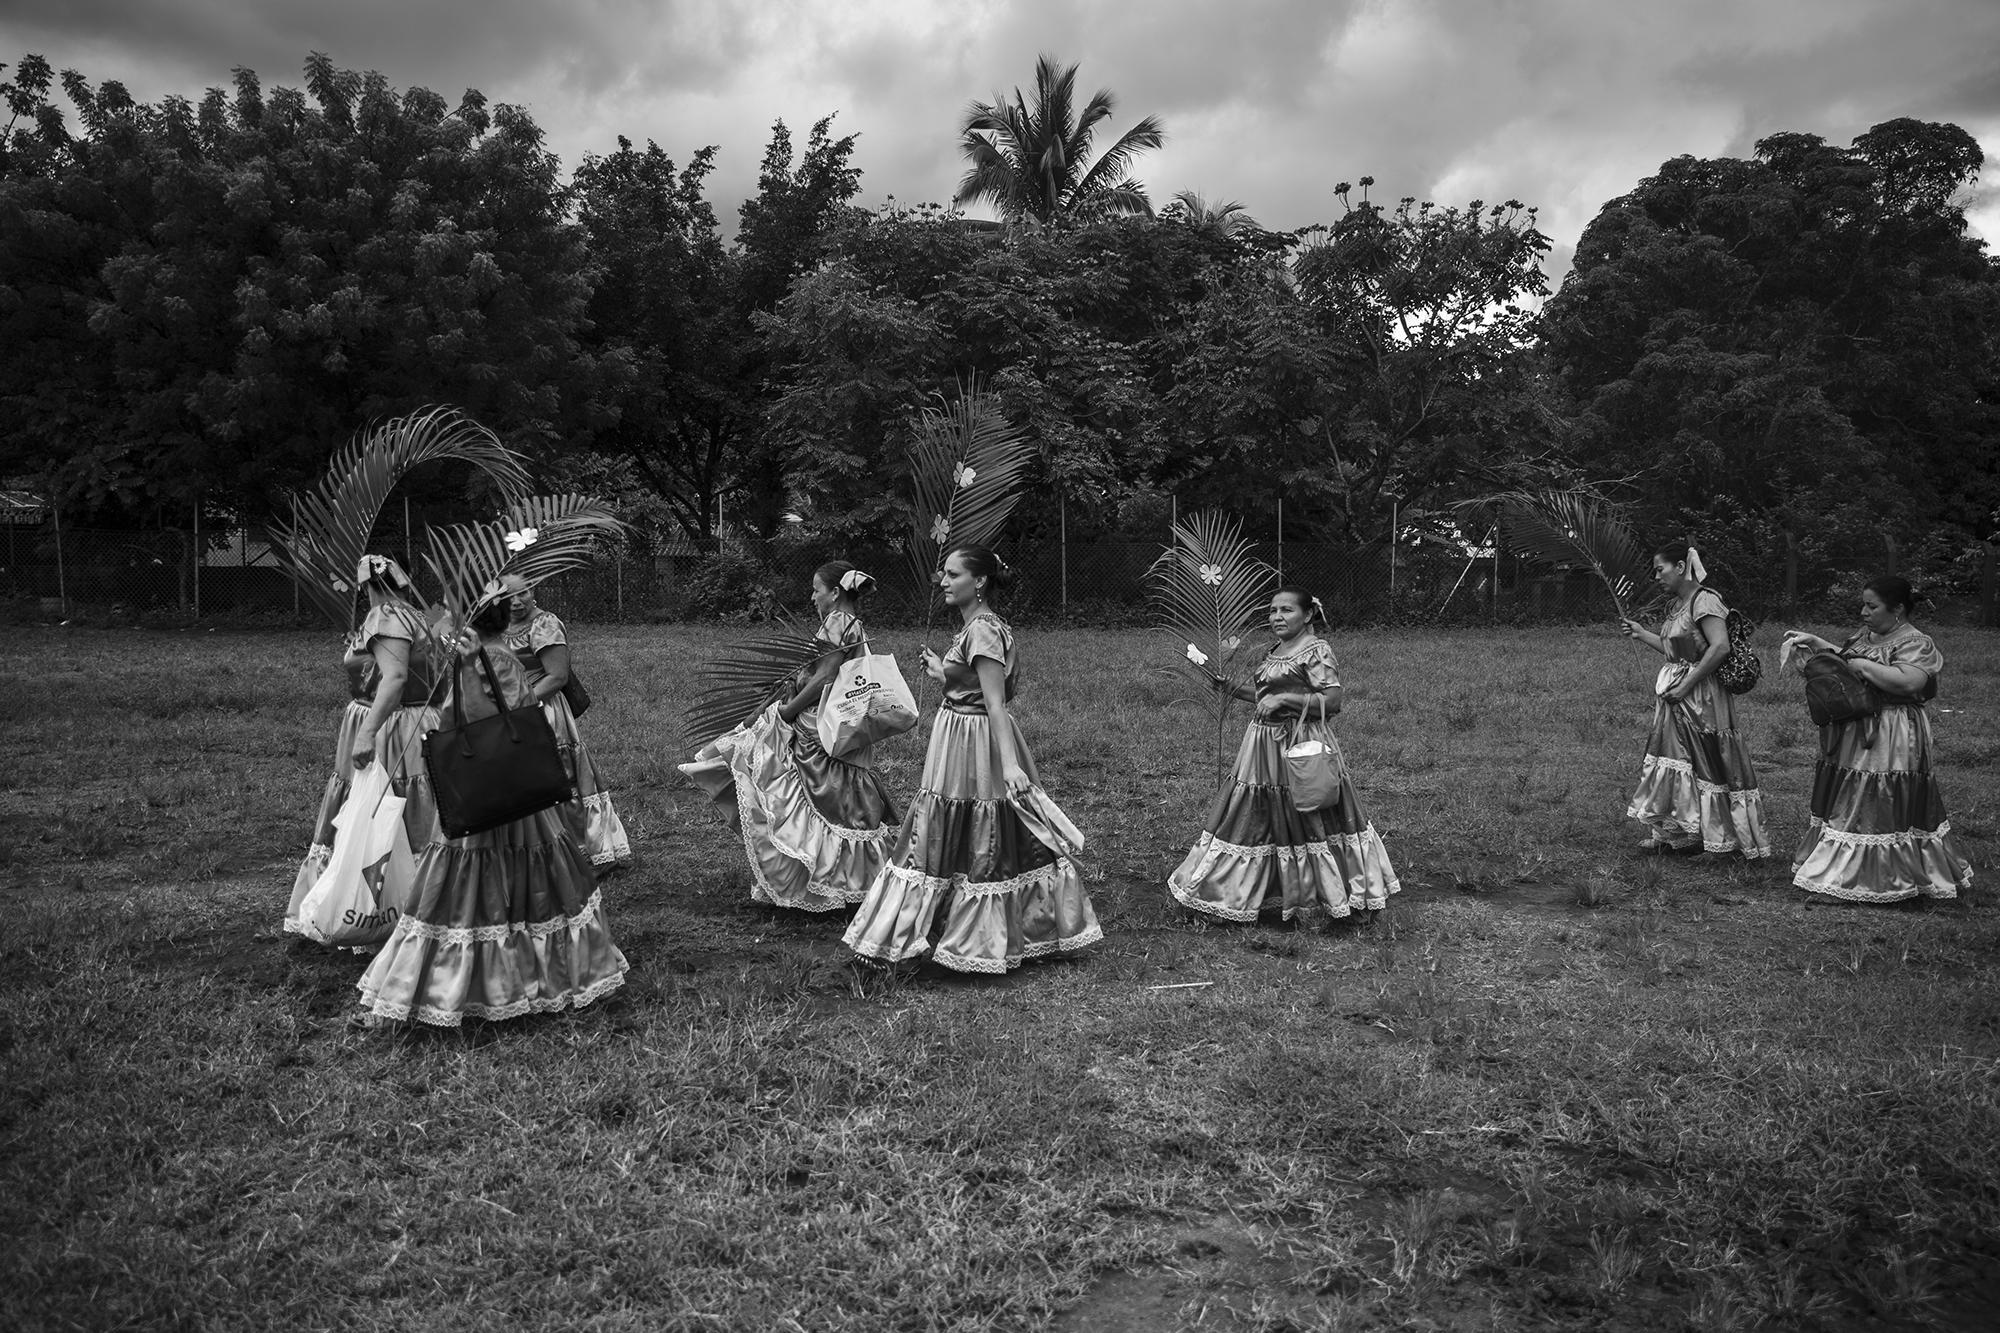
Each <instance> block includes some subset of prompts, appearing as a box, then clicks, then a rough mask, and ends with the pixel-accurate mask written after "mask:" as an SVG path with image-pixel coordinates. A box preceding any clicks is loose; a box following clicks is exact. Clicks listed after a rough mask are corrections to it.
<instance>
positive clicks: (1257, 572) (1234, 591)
mask: <svg viewBox="0 0 2000 1333" xmlns="http://www.w3.org/2000/svg"><path fill="white" fill-rule="evenodd" d="M1173 536H1174V541H1173V545H1171V546H1169V547H1167V549H1166V550H1164V551H1162V552H1161V553H1160V555H1159V558H1158V559H1156V560H1154V561H1153V563H1152V566H1151V567H1150V568H1149V569H1147V571H1146V583H1147V593H1148V597H1149V599H1150V600H1151V602H1152V604H1153V609H1154V612H1155V613H1156V614H1157V615H1158V617H1159V628H1160V630H1161V632H1162V633H1164V634H1166V635H1167V636H1168V637H1169V638H1171V639H1172V641H1173V642H1174V644H1175V645H1176V650H1175V653H1174V661H1175V663H1176V665H1177V666H1178V667H1180V668H1181V669H1182V670H1184V671H1186V672H1188V673H1189V674H1190V675H1192V676H1193V677H1194V678H1195V679H1196V680H1197V681H1198V682H1199V683H1200V684H1201V686H1202V698H1203V700H1204V702H1205V704H1206V705H1207V706H1208V707H1209V708H1211V709H1212V710H1213V711H1214V713H1215V718H1216V747H1217V749H1216V753H1217V758H1216V766H1217V781H1220V780H1221V762H1222V761H1221V744H1222V739H1221V732H1222V728H1223V725H1224V722H1225V721H1226V719H1227V718H1228V715H1229V705H1230V704H1231V702H1233V700H1234V698H1235V688H1236V687H1238V686H1240V685H1241V684H1242V683H1243V679H1244V676H1245V674H1246V666H1247V656H1246V654H1245V652H1244V646H1245V643H1246V642H1247V640H1248V639H1249V637H1250V632H1251V630H1252V629H1253V628H1254V627H1255V625H1256V623H1257V619H1258V617H1259V616H1260V615H1261V614H1263V612H1264V610H1265V608H1266V606H1267V605H1268V604H1269V602H1270V598H1271V591H1272V589H1273V588H1275V587H1276V586H1277V582H1278V571H1277V570H1275V569H1273V568H1272V567H1271V566H1270V565H1268V564H1266V563H1265V562H1264V561H1262V560H1260V559H1258V558H1257V557H1256V556H1255V555H1253V554H1251V551H1250V543H1249V542H1248V541H1246V540H1244V537H1243V523H1242V520H1241V519H1232V518H1229V517H1227V516H1225V515H1224V514H1222V513H1221V512H1219V511H1217V510H1213V509H1204V510H1200V511H1197V512H1196V513H1194V514H1191V515H1189V516H1188V517H1187V518H1185V519H1180V520H1177V521H1176V522H1175V523H1174V525H1173ZM1218 679H1220V680H1221V681H1222V682H1223V683H1224V685H1225V687H1226V688H1224V689H1215V688H1213V682H1214V681H1216V680H1218Z"/></svg>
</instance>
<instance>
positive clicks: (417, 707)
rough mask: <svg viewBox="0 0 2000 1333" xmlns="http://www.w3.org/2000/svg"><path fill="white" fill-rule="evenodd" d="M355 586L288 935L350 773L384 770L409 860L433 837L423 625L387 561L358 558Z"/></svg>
mask: <svg viewBox="0 0 2000 1333" xmlns="http://www.w3.org/2000/svg"><path fill="white" fill-rule="evenodd" d="M354 583H355V589H356V591H359V592H361V593H363V594H364V595H366V596H367V598H368V614H367V616H366V617H365V618H364V619H363V620H362V622H361V628H360V629H358V630H356V631H354V633H352V634H350V635H349V636H348V640H347V653H346V656H345V657H344V658H343V659H342V665H343V666H345V667H346V668H347V673H348V681H349V684H350V686H351V687H352V690H353V698H352V699H351V700H350V701H349V703H348V705H347V708H346V710H345V711H344V712H343V713H342V714H341V717H340V729H339V732H338V734H337V737H336V739H335V741H334V747H333V775H332V776H331V777H329V778H328V779H327V783H326V791H325V793H324V794H323V795H322V796H321V797H320V803H319V818H318V820H317V822H315V823H314V825H313V839H312V846H311V848H310V849H309V850H308V851H307V852H306V855H305V860H304V861H303V862H301V863H300V865H299V869H298V873H297V874H296V875H294V876H293V878H292V894H291V899H290V901H289V902H288V903H287V904H286V907H285V921H284V926H285V929H286V930H287V931H289V932H292V933H294V934H296V933H298V932H299V904H300V903H301V902H302V901H304V899H305V896H306V894H307V893H308V892H309V891H310V890H311V889H312V886H313V883H314V882H315V881H316V880H318V879H319V877H320V873H321V872H322V871H324V870H325V869H326V863H327V858H328V856H330V855H331V854H332V851H333V834H334V828H333V819H334V816H335V815H338V814H339V813H340V807H341V806H342V805H343V804H345V803H346V801H347V793H348V790H349V789H350V788H351V787H352V786H353V785H354V775H355V772H356V770H358V769H362V768H366V767H367V766H368V765H369V764H370V763H372V762H375V761H376V760H378V759H379V760H380V761H381V762H382V763H384V764H386V765H388V767H389V778H390V782H391V784H392V786H393V789H394V791H395V793H396V795H398V796H400V797H403V798H404V799H405V801H406V804H405V805H404V806H403V828H404V831H405V832H407V833H408V834H409V838H410V850H411V851H412V852H413V853H417V854H421V853H422V852H423V849H424V847H425V846H426V845H427V844H429V843H430V842H431V841H432V840H433V839H434V838H436V837H437V833H438V823H437V803H436V801H435V800H434V799H432V796H431V784H430V778H429V777H428V776H427V775H426V774H425V772H424V763H423V755H422V753H421V752H420V750H419V748H418V747H419V746H420V745H421V743H422V739H423V734H424V733H425V732H427V731H429V730H430V729H431V728H432V727H435V726H436V725H437V710H436V709H435V708H433V707H432V706H431V697H430V696H431V687H432V685H433V683H434V681H435V680H436V677H437V672H438V664H437V662H436V660H435V658H436V651H435V646H434V643H433V640H432V637H431V629H430V626H429V624H428V623H427V622H426V621H425V619H424V613H423V612H422V611H420V610H418V609H417V606H416V604H415V599H416V595H417V590H416V586H415V585H414V584H412V583H411V582H410V576H409V575H408V574H406V573H404V572H403V567H402V566H401V565H398V564H397V563H396V562H395V561H394V560H391V559H390V558H389V557H387V556H382V555H367V556H363V557H362V558H361V563H360V565H359V566H358V567H357V568H356V569H355V571H354Z"/></svg>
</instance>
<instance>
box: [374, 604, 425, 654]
mask: <svg viewBox="0 0 2000 1333" xmlns="http://www.w3.org/2000/svg"><path fill="white" fill-rule="evenodd" d="M423 633H424V631H423V628H422V622H421V618H420V617H419V616H418V615H417V613H416V612H414V611H412V610H410V609H409V608H408V607H406V606H399V605H397V604H396V603H394V602H385V603H383V604H382V605H381V606H377V607H371V608H370V609H369V612H368V617H367V619H365V620H363V621H362V622H361V643H362V646H364V647H366V646H367V645H368V644H371V643H373V642H375V640H377V639H401V640H403V641H404V642H405V643H415V642H416V641H417V640H418V639H419V638H422V637H423Z"/></svg>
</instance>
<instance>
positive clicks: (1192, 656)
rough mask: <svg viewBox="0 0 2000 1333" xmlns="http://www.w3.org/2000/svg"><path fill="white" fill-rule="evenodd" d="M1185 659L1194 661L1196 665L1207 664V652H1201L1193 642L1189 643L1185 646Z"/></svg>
mask: <svg viewBox="0 0 2000 1333" xmlns="http://www.w3.org/2000/svg"><path fill="white" fill-rule="evenodd" d="M1187 660H1188V661H1190V662H1192V663H1194V664H1195V665H1196V666H1207V665H1208V654H1207V653H1205V652H1203V651H1202V650H1201V649H1199V648H1197V647H1195V646H1194V645H1193V644H1189V645H1188V647H1187Z"/></svg>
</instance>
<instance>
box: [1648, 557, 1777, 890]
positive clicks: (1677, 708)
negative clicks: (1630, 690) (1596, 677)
mask: <svg viewBox="0 0 2000 1333" xmlns="http://www.w3.org/2000/svg"><path fill="white" fill-rule="evenodd" d="M1707 577H1708V573H1707V571H1706V570H1705V569H1703V568H1702V563H1701V553H1700V552H1699V551H1697V550H1695V548H1694V547H1692V546H1690V545H1688V544H1687V543H1686V542H1674V543H1672V544H1670V545H1667V546H1662V547H1661V548H1659V549H1658V550H1657V551H1655V552H1654V553H1653V578H1654V580H1655V581H1656V582H1657V583H1658V584H1659V585H1660V588H1661V590H1662V591H1664V592H1665V593H1666V594H1667V596H1668V597H1669V598H1670V599H1671V600H1672V608H1671V609H1670V610H1669V611H1668V612H1667V618H1666V620H1665V621H1664V622H1663V623H1662V624H1661V625H1660V629H1659V632H1658V633H1657V634H1656V633H1654V632H1653V631H1652V630H1649V629H1647V628H1646V627H1645V626H1644V625H1641V624H1640V623H1639V622H1638V621H1636V620H1627V621H1625V622H1624V625H1625V633H1626V635H1627V636H1628V637H1630V638H1633V639H1637V640H1638V641H1639V642H1640V643H1642V644H1644V645H1646V646H1647V647H1648V648H1651V649H1653V650H1654V651H1655V652H1658V653H1661V654H1663V655H1664V656H1665V657H1666V659H1667V660H1666V664H1665V665H1664V666H1662V667H1661V668H1660V671H1659V675H1658V676H1657V677H1656V679H1655V680H1654V683H1653V693H1654V694H1655V695H1656V696H1657V702H1656V703H1655V705H1654V707H1653V727H1652V731H1651V732H1650V733H1649V734H1648V735H1647V737H1646V755H1645V759H1644V761H1643V763H1642V765H1641V771H1640V776H1639V785H1638V788H1637V790H1635V791H1634V792H1633V793H1632V800H1631V803H1630V804H1629V805H1628V806H1627V807H1626V810H1625V813H1626V815H1627V816H1628V817H1630V818H1632V819H1636V820H1638V821H1639V822H1641V823H1642V824H1644V825H1645V826H1646V829H1647V833H1646V837H1645V838H1644V840H1642V841H1641V842H1640V843H1639V847H1640V849H1641V850H1642V851H1676V852H1682V851H1685V852H1699V851H1703V850H1707V851H1710V852H1716V853H1726V852H1741V853H1743V856H1744V858H1745V859H1746V860H1755V859H1756V858H1758V857H1762V856H1769V855H1770V854H1771V841H1770V839H1769V838H1768V837H1766V836H1765V833H1764V798H1763V794H1762V793H1761V792H1759V791H1758V789H1757V770H1756V768H1755V766H1753V765H1752V764H1751V762H1750V747H1749V746H1748V745H1747V744H1746V743H1745V742H1744V740H1743V737H1742V735H1741V733H1739V732H1738V731H1737V730H1736V700H1735V696H1734V695H1732V694H1730V693H1729V691H1728V690H1726V689H1724V688H1723V687H1722V681H1721V680H1720V679H1718V678H1717V672H1718V671H1719V670H1720V669H1721V668H1722V666H1723V663H1724V662H1725V661H1726V660H1727V659H1728V657H1729V653H1730V647H1731V644H1730V639H1729V608H1728V607H1726V606H1724V605H1723V602H1722V599H1721V598H1720V597H1718V596H1716V595H1715V593H1713V592H1711V591H1710V590H1709V589H1708V588H1707V587H1705V586H1704V583H1703V581H1704V580H1705V579H1706V578H1707Z"/></svg>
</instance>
